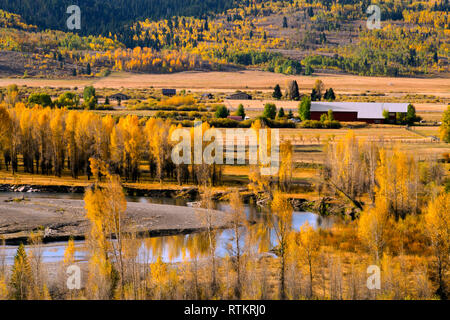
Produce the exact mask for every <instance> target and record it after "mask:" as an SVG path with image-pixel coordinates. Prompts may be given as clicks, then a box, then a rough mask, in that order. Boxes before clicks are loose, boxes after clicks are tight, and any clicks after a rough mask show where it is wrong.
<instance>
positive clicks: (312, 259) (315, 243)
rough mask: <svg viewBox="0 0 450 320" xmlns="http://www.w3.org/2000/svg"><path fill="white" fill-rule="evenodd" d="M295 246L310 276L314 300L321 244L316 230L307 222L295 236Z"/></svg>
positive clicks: (311, 292)
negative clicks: (316, 266) (314, 283)
mask: <svg viewBox="0 0 450 320" xmlns="http://www.w3.org/2000/svg"><path fill="white" fill-rule="evenodd" d="M294 246H295V249H297V250H298V251H299V252H298V256H299V258H300V261H299V263H300V264H301V265H306V266H307V270H308V275H309V298H313V296H314V289H313V281H314V267H315V265H316V263H317V259H318V258H319V255H320V251H319V249H320V242H319V236H318V235H317V233H316V231H315V230H314V228H313V227H312V226H311V225H309V223H308V222H306V223H305V224H304V225H303V226H301V228H300V231H299V232H298V233H296V234H295V236H294Z"/></svg>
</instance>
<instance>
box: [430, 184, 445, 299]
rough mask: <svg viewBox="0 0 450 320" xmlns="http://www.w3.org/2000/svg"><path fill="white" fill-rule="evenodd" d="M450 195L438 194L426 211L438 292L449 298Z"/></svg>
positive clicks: (441, 295) (442, 296)
mask: <svg viewBox="0 0 450 320" xmlns="http://www.w3.org/2000/svg"><path fill="white" fill-rule="evenodd" d="M449 213H450V197H449V196H448V194H446V193H442V194H440V195H439V196H437V197H436V198H435V199H434V200H432V201H431V202H430V203H429V204H428V208H427V211H426V213H425V228H426V232H427V235H428V237H429V239H430V240H431V246H432V249H433V253H434V257H435V260H436V272H437V276H438V284H439V287H438V290H437V293H438V294H439V296H440V297H441V298H442V299H446V298H448V290H449V288H448V269H449V265H450V261H449V257H450V214H449Z"/></svg>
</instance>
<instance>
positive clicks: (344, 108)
mask: <svg viewBox="0 0 450 320" xmlns="http://www.w3.org/2000/svg"><path fill="white" fill-rule="evenodd" d="M330 109H331V110H333V112H357V113H358V119H383V111H384V110H388V111H389V112H402V113H406V112H407V111H408V103H373V102H311V111H312V112H327V111H328V110H330Z"/></svg>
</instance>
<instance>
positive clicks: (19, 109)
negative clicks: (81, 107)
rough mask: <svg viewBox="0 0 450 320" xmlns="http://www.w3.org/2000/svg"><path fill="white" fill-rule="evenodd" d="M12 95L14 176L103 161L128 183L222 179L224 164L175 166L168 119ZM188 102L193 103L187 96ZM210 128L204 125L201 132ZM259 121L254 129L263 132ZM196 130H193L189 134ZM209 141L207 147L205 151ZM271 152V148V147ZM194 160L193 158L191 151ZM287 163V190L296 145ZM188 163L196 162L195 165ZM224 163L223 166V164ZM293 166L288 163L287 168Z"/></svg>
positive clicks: (8, 148) (6, 156) (4, 111)
mask: <svg viewBox="0 0 450 320" xmlns="http://www.w3.org/2000/svg"><path fill="white" fill-rule="evenodd" d="M14 94H15V92H11V93H10V94H8V95H7V98H6V101H7V102H6V103H5V104H7V103H9V102H11V103H12V105H14V107H10V108H5V106H1V107H0V128H1V133H0V159H2V161H0V169H1V168H2V167H3V166H4V167H5V169H6V170H11V171H12V173H13V174H14V173H16V172H19V170H21V167H22V168H23V171H24V172H27V173H32V174H46V175H49V174H54V175H56V176H59V177H61V176H62V175H68V174H70V175H71V176H72V177H73V178H78V177H79V176H80V175H84V176H87V177H88V179H90V178H91V176H92V175H93V173H92V171H91V167H90V163H89V159H90V158H94V159H102V160H103V161H105V162H107V163H108V164H109V165H110V167H111V170H112V171H113V172H114V173H116V174H119V175H120V176H121V177H123V178H124V179H126V180H127V181H133V182H134V181H138V180H140V178H141V175H142V173H143V172H148V173H149V176H150V179H155V180H156V181H158V182H162V181H163V180H169V181H174V180H175V181H177V182H178V183H179V184H180V185H181V184H183V183H188V182H191V183H195V184H213V185H215V184H217V183H219V182H220V181H221V180H222V170H223V165H221V164H216V163H214V164H192V165H188V164H180V165H175V164H174V163H173V162H172V157H171V155H172V149H173V147H174V146H175V145H176V144H177V143H178V142H177V141H172V140H171V134H172V132H173V131H174V130H175V129H177V128H180V127H181V125H179V126H176V125H174V124H172V123H171V122H170V120H163V119H159V118H150V119H148V120H147V119H139V118H138V117H137V116H132V115H128V116H126V117H120V118H119V119H117V120H116V119H113V118H112V117H111V116H109V115H107V116H101V115H99V114H96V113H94V112H88V111H84V112H79V111H68V110H67V109H51V108H43V107H41V106H39V105H36V106H34V107H33V108H28V107H27V106H26V105H25V104H24V103H22V102H17V100H18V98H17V95H14ZM186 101H190V100H189V98H187V100H186ZM209 128H210V126H209V124H208V123H206V122H204V123H203V124H202V130H203V133H204V132H206V130H208V129H209ZM260 128H261V123H260V122H259V121H257V122H255V124H254V125H253V129H254V130H256V132H259V129H260ZM193 135H194V128H191V136H192V137H193ZM209 144H210V142H208V143H206V142H204V143H203V150H204V149H205V148H206V147H207V146H208V145H209ZM269 148H270V144H269ZM191 152H192V154H191V155H190V156H191V159H193V152H194V151H193V150H192V151H191ZM282 155H283V157H284V158H285V159H286V161H285V162H284V163H285V164H283V166H282V168H281V170H280V179H279V182H280V183H281V184H283V185H285V188H287V187H288V185H289V182H290V179H291V177H292V172H291V171H292V147H291V146H290V147H289V148H288V149H286V148H285V147H284V146H283V147H282ZM190 163H194V161H191V162H190ZM222 163H225V161H223V162H222ZM287 163H288V164H289V165H288V164H287Z"/></svg>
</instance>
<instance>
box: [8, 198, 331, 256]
mask: <svg viewBox="0 0 450 320" xmlns="http://www.w3.org/2000/svg"><path fill="white" fill-rule="evenodd" d="M1 195H2V196H6V197H11V198H20V197H22V196H24V197H26V198H53V199H54V198H57V199H74V200H82V199H83V196H84V195H83V194H75V193H73V194H72V193H41V192H39V193H19V192H7V193H1ZM127 201H129V202H140V203H155V204H167V205H176V206H187V205H188V202H187V201H186V200H184V199H173V198H148V197H127ZM244 206H245V212H246V215H247V217H248V219H249V220H250V221H252V222H255V225H253V226H252V228H257V227H262V228H261V229H264V226H265V222H264V221H265V219H264V217H267V214H268V211H267V209H261V208H259V207H258V206H256V205H254V204H245V205H244ZM216 209H217V210H221V211H228V210H229V209H230V206H229V204H228V203H226V202H217V203H216ZM334 221H335V218H334V217H321V216H319V215H317V214H315V213H311V212H294V213H293V217H292V228H293V229H295V230H299V228H300V227H301V226H302V225H303V224H304V223H306V222H308V223H309V224H310V225H311V226H312V227H314V228H323V229H327V228H330V227H331V226H332V225H333V223H334ZM233 236H234V232H233V231H232V230H222V231H218V233H217V249H216V254H217V255H218V256H225V255H226V254H227V253H228V252H230V249H231V250H232V249H233V245H231V244H230V243H231V242H232V241H230V239H232V238H233ZM265 236H266V238H267V239H266V241H267V242H268V244H269V245H268V248H269V250H270V249H271V248H273V247H274V246H276V235H275V231H274V230H271V229H270V228H268V229H267V230H266V234H265ZM195 237H198V238H205V237H202V235H201V234H192V235H179V236H164V237H155V238H150V239H145V240H144V242H143V244H142V246H141V248H140V256H141V257H142V259H141V260H143V261H145V262H153V261H155V260H156V259H157V258H158V257H159V256H161V258H162V260H163V261H165V262H180V261H182V260H183V256H186V255H189V249H188V247H189V246H192V244H193V243H198V241H196V240H197V239H196V238H195ZM230 245H231V247H230ZM66 246H67V243H66V242H54V243H49V244H44V245H42V246H41V248H40V249H39V251H40V254H41V256H42V261H43V262H44V263H53V262H59V261H61V260H62V259H63V257H64V251H65V249H66ZM75 246H76V253H75V259H76V260H77V261H86V259H87V257H86V249H85V242H84V241H76V242H75ZM202 247H204V246H202ZM26 249H27V251H30V250H36V249H33V248H31V247H29V246H27V247H26ZM186 249H187V250H186ZM16 250H17V246H4V247H1V246H0V263H3V262H4V263H6V264H7V265H11V264H12V263H13V262H14V255H15V253H16Z"/></svg>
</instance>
